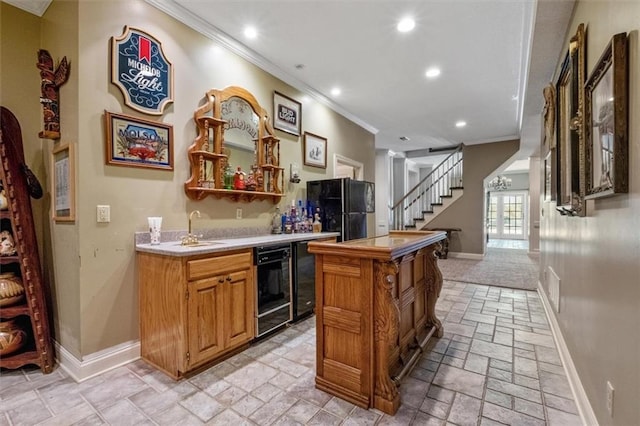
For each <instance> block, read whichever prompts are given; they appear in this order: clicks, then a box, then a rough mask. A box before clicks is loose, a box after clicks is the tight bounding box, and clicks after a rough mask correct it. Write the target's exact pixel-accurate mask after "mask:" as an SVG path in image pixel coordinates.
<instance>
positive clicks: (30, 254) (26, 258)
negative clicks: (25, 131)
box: [0, 107, 54, 373]
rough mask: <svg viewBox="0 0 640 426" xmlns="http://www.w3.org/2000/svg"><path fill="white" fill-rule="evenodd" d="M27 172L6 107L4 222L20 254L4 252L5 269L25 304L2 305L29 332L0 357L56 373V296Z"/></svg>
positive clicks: (2, 124)
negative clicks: (44, 265)
mask: <svg viewBox="0 0 640 426" xmlns="http://www.w3.org/2000/svg"><path fill="white" fill-rule="evenodd" d="M25 170H28V169H27V166H26V165H25V162H24V151H23V146H22V132H21V130H20V124H19V123H18V120H17V119H16V117H15V116H14V115H13V114H12V113H11V111H9V110H8V109H6V108H4V107H0V180H1V181H2V184H3V186H4V189H5V195H6V197H7V200H8V204H9V209H8V210H6V211H2V212H0V226H1V230H2V231H8V232H9V233H10V234H11V235H12V237H13V240H14V243H15V249H16V254H15V255H14V256H0V266H1V267H0V269H1V270H2V272H13V273H15V274H16V276H19V277H20V279H21V281H22V285H23V286H24V289H25V298H24V300H23V301H22V302H17V304H14V305H10V306H4V307H1V308H0V320H1V321H6V320H10V319H16V320H17V321H19V322H20V324H21V325H22V326H23V329H24V330H25V331H26V333H27V341H26V344H25V346H23V347H22V348H21V349H18V350H17V351H16V352H12V353H8V354H6V355H2V356H0V367H1V368H9V369H15V368H20V367H23V366H25V365H29V364H33V365H37V366H39V367H40V369H41V370H42V371H43V372H44V373H50V372H51V371H52V369H53V363H54V354H53V348H52V344H51V334H50V333H51V332H50V327H49V314H48V309H47V301H48V300H49V297H50V296H49V289H48V286H46V284H45V283H44V281H43V280H42V276H41V271H40V258H39V255H38V244H37V240H36V233H35V227H34V222H33V215H32V211H31V199H30V196H29V194H30V191H29V186H28V184H27V177H26V176H27V175H26V172H25Z"/></svg>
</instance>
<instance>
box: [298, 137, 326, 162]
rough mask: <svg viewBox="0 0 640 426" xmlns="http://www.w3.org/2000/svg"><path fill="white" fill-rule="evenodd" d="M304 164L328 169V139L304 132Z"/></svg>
mask: <svg viewBox="0 0 640 426" xmlns="http://www.w3.org/2000/svg"><path fill="white" fill-rule="evenodd" d="M303 149H304V164H305V165H306V166H312V167H320V168H323V169H326V168H327V139H326V138H323V137H322V136H318V135H314V134H313V133H309V132H304V148H303Z"/></svg>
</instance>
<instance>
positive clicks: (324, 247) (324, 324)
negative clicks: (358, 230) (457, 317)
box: [309, 231, 446, 415]
mask: <svg viewBox="0 0 640 426" xmlns="http://www.w3.org/2000/svg"><path fill="white" fill-rule="evenodd" d="M445 238H446V234H445V233H444V232H434V231H432V232H429V231H426V232H425V231H392V232H390V233H389V235H385V236H381V237H375V238H366V239H361V240H352V241H345V242H341V243H327V242H310V243H309V252H310V253H314V254H315V255H316V340H317V346H316V387H317V388H318V389H321V390H323V391H325V392H328V393H330V394H332V395H336V396H338V397H340V398H342V399H345V400H347V401H349V402H351V403H353V404H356V405H358V406H360V407H363V408H369V407H374V408H377V409H379V410H381V411H383V412H384V413H387V414H391V415H392V414H395V412H396V411H397V410H398V408H399V406H400V395H399V394H398V385H399V383H400V381H401V379H402V378H403V377H404V376H405V375H406V374H408V373H409V372H410V371H411V369H412V368H413V366H414V364H415V363H416V361H417V360H418V359H419V358H420V355H421V354H422V352H423V351H424V350H425V349H426V347H427V343H428V342H429V340H430V339H431V337H432V336H437V337H442V334H443V328H442V324H441V323H440V321H439V320H438V319H437V318H436V313H435V306H436V300H437V298H438V295H439V294H440V289H441V288H442V274H441V273H440V270H439V269H438V265H437V263H436V255H435V251H436V250H437V249H439V246H440V244H439V242H440V241H442V240H444V239H445Z"/></svg>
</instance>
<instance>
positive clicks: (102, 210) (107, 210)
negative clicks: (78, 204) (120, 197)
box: [96, 205, 111, 223]
mask: <svg viewBox="0 0 640 426" xmlns="http://www.w3.org/2000/svg"><path fill="white" fill-rule="evenodd" d="M96 221H97V222H98V223H107V222H111V206H100V205H99V206H97V208H96Z"/></svg>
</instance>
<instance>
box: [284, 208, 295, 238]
mask: <svg viewBox="0 0 640 426" xmlns="http://www.w3.org/2000/svg"><path fill="white" fill-rule="evenodd" d="M292 232H293V224H292V223H291V216H289V215H288V214H287V213H285V217H284V233H285V234H291V233H292Z"/></svg>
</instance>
